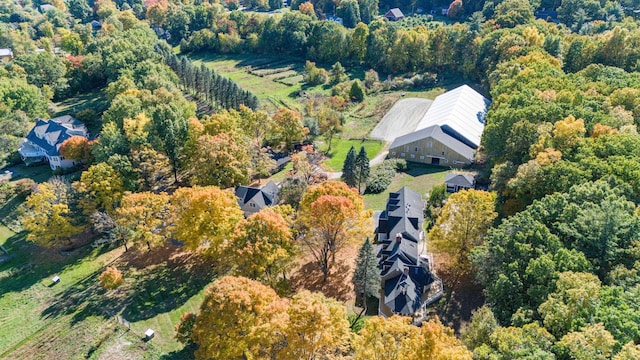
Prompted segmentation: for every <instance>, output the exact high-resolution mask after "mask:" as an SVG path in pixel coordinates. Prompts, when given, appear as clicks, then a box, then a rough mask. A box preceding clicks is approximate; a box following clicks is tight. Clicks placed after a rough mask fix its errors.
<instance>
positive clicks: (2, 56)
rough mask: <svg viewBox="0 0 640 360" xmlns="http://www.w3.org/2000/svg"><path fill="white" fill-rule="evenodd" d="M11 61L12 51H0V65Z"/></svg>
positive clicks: (7, 49)
mask: <svg viewBox="0 0 640 360" xmlns="http://www.w3.org/2000/svg"><path fill="white" fill-rule="evenodd" d="M11 60H13V50H11V49H9V48H3V49H0V63H3V64H4V63H7V62H9V61H11Z"/></svg>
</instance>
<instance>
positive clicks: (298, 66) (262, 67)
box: [189, 52, 328, 111]
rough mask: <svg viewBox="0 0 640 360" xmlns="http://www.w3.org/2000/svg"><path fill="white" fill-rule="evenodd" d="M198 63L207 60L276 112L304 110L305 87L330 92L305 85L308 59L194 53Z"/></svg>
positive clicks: (265, 106)
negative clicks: (302, 98)
mask: <svg viewBox="0 0 640 360" xmlns="http://www.w3.org/2000/svg"><path fill="white" fill-rule="evenodd" d="M189 57H190V58H191V59H192V60H193V61H194V62H195V63H196V64H200V63H203V62H204V63H205V65H206V66H208V67H209V68H212V69H214V70H215V71H217V72H219V73H221V74H222V75H224V76H226V77H228V78H229V79H231V80H233V81H235V82H236V83H237V84H238V85H239V86H240V87H242V88H243V89H245V90H248V91H250V92H252V93H253V94H254V95H256V96H257V97H258V99H259V100H260V103H261V104H262V107H263V108H265V109H267V110H269V111H272V110H275V109H276V108H278V107H282V106H284V107H287V108H290V109H297V110H301V109H302V105H301V104H300V103H299V102H298V101H297V98H298V96H299V93H300V92H301V91H302V90H304V91H308V92H312V93H323V94H328V90H327V89H326V88H325V87H323V86H321V85H318V86H313V87H308V86H306V85H304V84H303V82H302V76H301V71H302V68H303V67H304V61H301V60H297V59H284V60H283V59H282V58H279V57H273V56H269V55H264V56H261V55H252V54H240V55H218V54H210V53H206V52H201V53H198V54H192V55H191V54H190V55H189Z"/></svg>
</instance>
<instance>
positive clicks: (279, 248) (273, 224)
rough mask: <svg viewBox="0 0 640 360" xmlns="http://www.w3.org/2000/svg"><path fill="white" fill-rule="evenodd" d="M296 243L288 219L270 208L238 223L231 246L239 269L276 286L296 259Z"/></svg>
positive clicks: (231, 261) (242, 273) (232, 261)
mask: <svg viewBox="0 0 640 360" xmlns="http://www.w3.org/2000/svg"><path fill="white" fill-rule="evenodd" d="M295 253H296V246H295V244H294V242H293V235H292V233H291V229H290V228H289V225H288V224H287V221H286V220H285V219H284V218H283V217H282V216H281V215H280V214H278V213H276V212H275V211H273V210H272V209H271V208H265V209H262V210H261V211H260V212H258V213H256V214H253V215H251V216H250V217H249V218H247V219H244V220H242V221H240V223H238V225H237V226H236V229H235V233H234V235H233V236H232V238H231V244H230V247H229V254H230V263H233V264H235V265H236V266H237V270H238V273H240V274H241V275H244V276H248V277H250V278H252V279H256V280H262V281H264V282H265V283H267V284H269V285H271V286H274V285H275V284H276V283H277V281H278V276H279V275H280V274H282V273H283V272H284V271H286V268H287V266H288V265H289V264H290V263H291V261H292V260H293V256H294V255H295Z"/></svg>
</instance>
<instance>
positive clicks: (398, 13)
mask: <svg viewBox="0 0 640 360" xmlns="http://www.w3.org/2000/svg"><path fill="white" fill-rule="evenodd" d="M389 13H391V15H393V17H395V18H396V19H400V18H403V17H404V14H403V13H402V11H400V9H399V8H393V9H391V10H389V12H388V13H387V15H388V14H389Z"/></svg>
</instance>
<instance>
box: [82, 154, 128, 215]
mask: <svg viewBox="0 0 640 360" xmlns="http://www.w3.org/2000/svg"><path fill="white" fill-rule="evenodd" d="M74 186H75V187H76V188H77V190H78V192H79V193H80V195H82V196H81V199H80V206H81V207H82V209H83V210H84V212H85V214H87V215H91V214H93V213H94V212H95V211H96V210H97V211H105V212H107V213H108V214H110V215H112V214H113V212H114V211H115V209H116V206H117V204H118V203H119V201H120V198H122V195H123V193H124V183H123V182H122V176H121V175H120V173H118V172H117V171H116V170H115V169H114V168H113V167H111V165H109V164H107V163H99V164H96V165H92V166H91V167H89V169H87V171H85V172H83V173H82V176H81V177H80V181H79V182H76V183H74Z"/></svg>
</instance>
